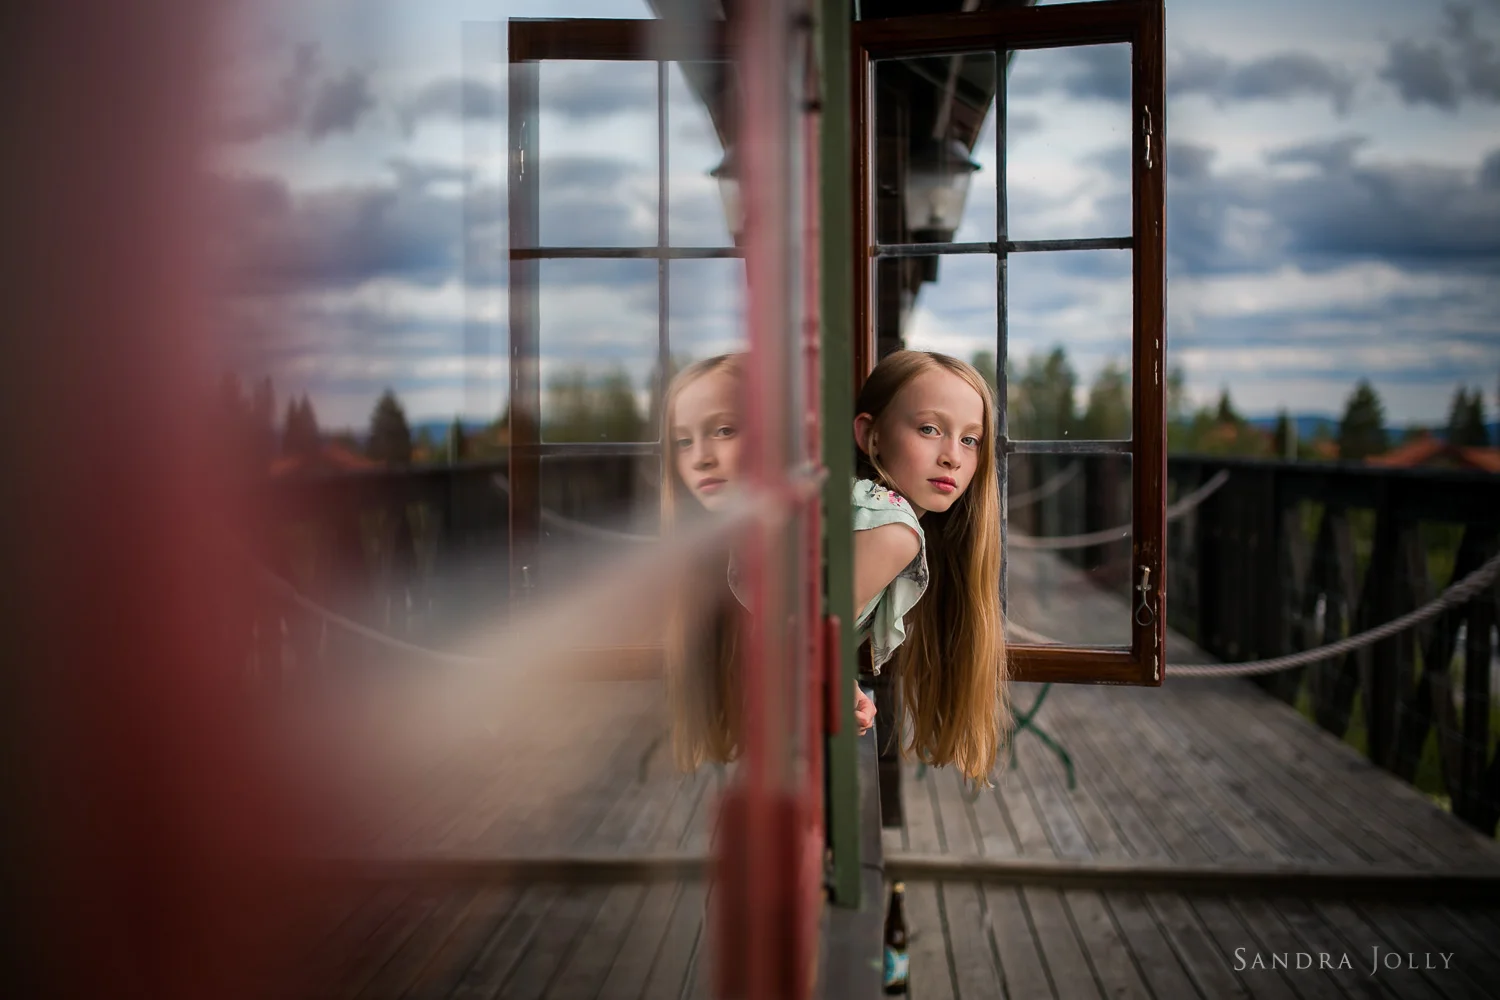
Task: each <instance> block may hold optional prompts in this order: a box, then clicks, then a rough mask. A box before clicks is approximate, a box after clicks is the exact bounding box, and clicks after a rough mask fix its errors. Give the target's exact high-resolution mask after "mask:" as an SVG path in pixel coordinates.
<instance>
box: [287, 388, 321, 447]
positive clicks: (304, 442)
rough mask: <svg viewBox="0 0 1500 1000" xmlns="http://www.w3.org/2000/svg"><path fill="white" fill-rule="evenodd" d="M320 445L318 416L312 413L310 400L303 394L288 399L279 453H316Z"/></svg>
mask: <svg viewBox="0 0 1500 1000" xmlns="http://www.w3.org/2000/svg"><path fill="white" fill-rule="evenodd" d="M322 447H323V435H322V434H321V433H320V432H319V430H318V418H317V415H316V414H314V413H313V407H312V400H310V399H308V398H307V396H306V395H303V396H301V397H299V398H297V399H293V400H291V401H289V402H288V403H287V406H286V421H285V423H284V424H283V427H282V432H281V453H282V454H283V455H316V454H317V453H318V451H319V450H320V449H321V448H322Z"/></svg>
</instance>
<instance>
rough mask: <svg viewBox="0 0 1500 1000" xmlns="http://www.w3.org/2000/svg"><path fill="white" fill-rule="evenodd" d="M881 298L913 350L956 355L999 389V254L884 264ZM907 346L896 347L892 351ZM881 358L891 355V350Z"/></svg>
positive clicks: (883, 312) (883, 311)
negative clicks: (898, 316) (898, 318)
mask: <svg viewBox="0 0 1500 1000" xmlns="http://www.w3.org/2000/svg"><path fill="white" fill-rule="evenodd" d="M876 275H877V287H876V295H877V298H878V301H880V302H881V304H882V305H884V304H885V303H887V302H890V303H891V308H890V309H889V310H887V309H885V308H882V309H881V311H880V313H879V315H880V316H881V317H882V318H884V317H885V316H886V315H887V314H888V313H889V314H890V315H891V316H892V317H894V316H895V314H896V311H897V310H896V305H897V303H898V302H899V303H900V304H901V309H900V314H901V325H900V332H901V333H902V334H903V335H904V346H906V347H909V348H911V349H913V350H920V351H937V352H939V353H941V354H951V355H953V356H954V357H957V358H962V359H963V360H965V361H968V362H970V363H971V364H974V365H975V366H976V367H978V368H979V369H980V370H981V371H983V372H985V373H986V374H987V376H988V377H989V378H990V381H991V384H992V385H993V384H994V373H995V370H996V368H995V345H996V342H997V341H996V323H995V303H996V301H997V298H998V296H997V295H996V290H995V256H994V254H987V253H986V254H948V255H945V256H942V257H907V258H902V259H900V260H889V261H882V262H881V267H880V268H879V269H877V272H876ZM899 346H903V344H901V343H897V342H892V343H891V344H890V347H891V348H896V347H899ZM882 353H889V351H888V350H886V351H883V352H882Z"/></svg>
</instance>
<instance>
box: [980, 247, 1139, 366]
mask: <svg viewBox="0 0 1500 1000" xmlns="http://www.w3.org/2000/svg"><path fill="white" fill-rule="evenodd" d="M1130 284H1131V264H1130V251H1129V250H1068V251H1059V252H1047V253H1017V254H1011V257H1010V284H1009V301H1010V326H1009V333H1010V355H1011V358H1012V363H1013V364H1014V365H1015V366H1016V367H1018V368H1019V367H1020V366H1021V365H1022V364H1023V363H1024V361H1025V359H1026V358H1028V357H1030V356H1032V355H1036V354H1046V353H1048V352H1050V351H1051V350H1052V349H1053V348H1054V347H1062V348H1063V349H1064V350H1065V351H1067V354H1068V360H1069V361H1070V362H1072V364H1073V369H1074V371H1076V372H1077V373H1078V377H1079V382H1080V383H1081V385H1083V386H1084V387H1086V386H1087V385H1088V383H1090V382H1092V381H1093V379H1094V377H1095V376H1096V375H1097V374H1098V372H1099V370H1100V369H1101V368H1103V367H1104V365H1105V364H1106V363H1107V362H1109V361H1111V360H1113V361H1115V362H1117V363H1118V364H1121V365H1123V366H1126V367H1127V368H1128V366H1129V364H1130V330H1131V322H1132V315H1131V314H1132V307H1131V287H1130Z"/></svg>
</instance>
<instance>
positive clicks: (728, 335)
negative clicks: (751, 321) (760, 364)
mask: <svg viewBox="0 0 1500 1000" xmlns="http://www.w3.org/2000/svg"><path fill="white" fill-rule="evenodd" d="M670 276H671V283H670V287H669V288H668V304H669V307H668V313H667V317H668V318H667V322H668V329H667V333H668V335H669V336H670V337H671V340H672V356H673V357H674V358H687V359H691V360H695V361H696V360H699V359H701V358H707V357H712V356H713V355H715V354H728V353H730V352H732V351H742V350H744V349H745V346H746V344H745V323H744V319H745V316H744V299H745V262H744V261H743V260H739V259H736V258H730V259H717V260H715V259H709V260H674V261H672V262H671V265H670Z"/></svg>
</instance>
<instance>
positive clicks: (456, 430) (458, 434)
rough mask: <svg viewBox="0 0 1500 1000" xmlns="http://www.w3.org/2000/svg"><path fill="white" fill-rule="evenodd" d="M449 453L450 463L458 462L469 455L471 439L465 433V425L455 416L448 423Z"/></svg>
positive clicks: (447, 442)
mask: <svg viewBox="0 0 1500 1000" xmlns="http://www.w3.org/2000/svg"><path fill="white" fill-rule="evenodd" d="M445 443H446V444H447V455H448V462H449V463H450V464H457V463H459V462H462V461H463V460H464V459H466V458H468V457H469V439H468V438H467V437H466V436H465V435H464V426H463V424H461V423H459V422H458V418H457V417H454V418H453V423H451V424H449V425H448V440H447V441H446V442H445Z"/></svg>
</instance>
